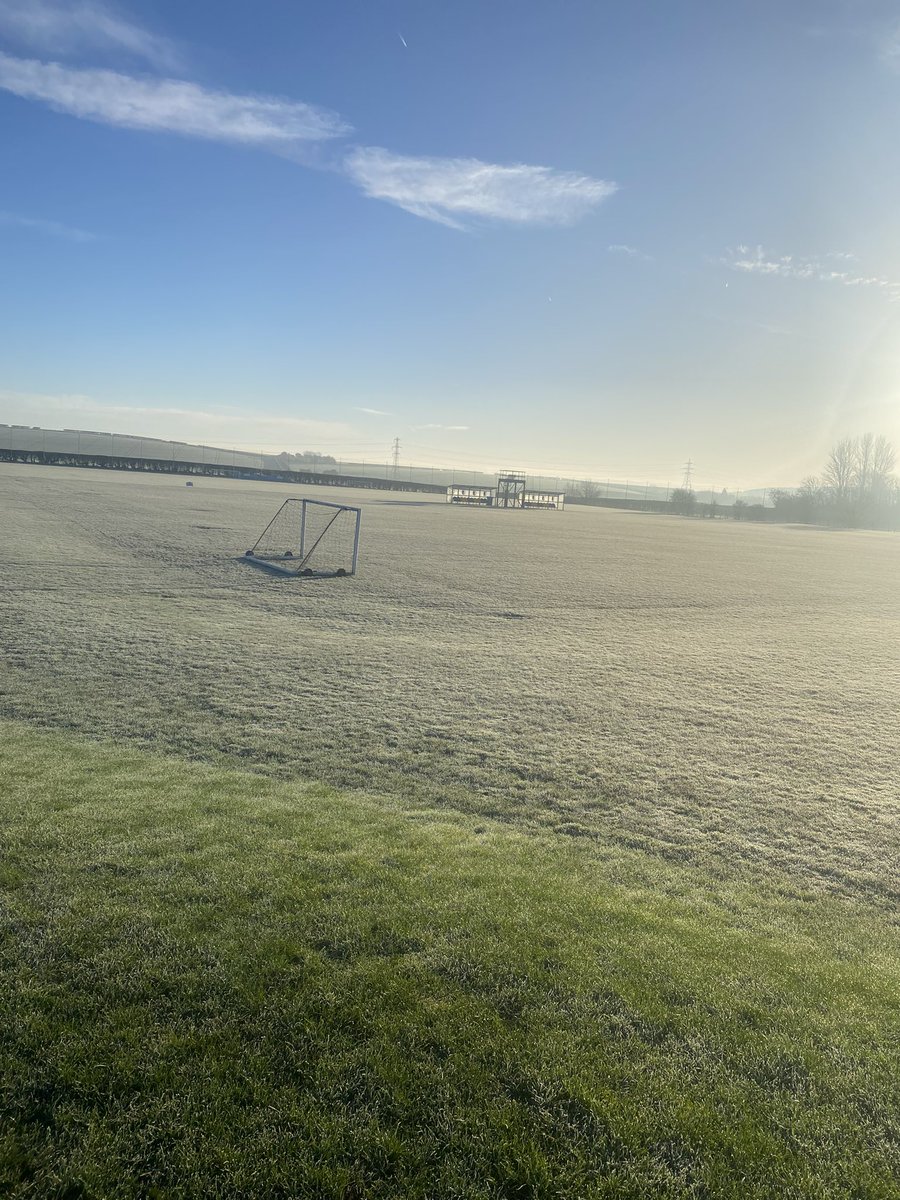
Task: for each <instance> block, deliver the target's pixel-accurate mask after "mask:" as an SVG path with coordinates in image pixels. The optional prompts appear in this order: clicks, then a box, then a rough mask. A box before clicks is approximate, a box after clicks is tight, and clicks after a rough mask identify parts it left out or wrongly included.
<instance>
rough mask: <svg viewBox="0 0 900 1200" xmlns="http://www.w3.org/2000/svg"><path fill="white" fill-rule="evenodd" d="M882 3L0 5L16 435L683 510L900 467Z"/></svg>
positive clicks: (890, 100)
mask: <svg viewBox="0 0 900 1200" xmlns="http://www.w3.org/2000/svg"><path fill="white" fill-rule="evenodd" d="M898 107H900V21H898V17H897V14H896V11H895V10H894V9H893V8H892V7H891V6H890V5H888V4H885V3H877V2H865V3H860V4H857V5H854V6H852V7H848V6H847V5H846V4H843V3H840V2H839V0H834V2H833V3H825V4H821V3H812V2H811V0H810V2H809V3H797V4H795V5H792V6H791V8H790V11H789V12H785V11H784V7H783V6H781V5H776V4H774V3H771V2H766V3H762V4H755V5H752V6H751V5H737V6H729V7H728V9H727V11H723V10H722V9H721V7H720V6H717V5H713V4H711V3H708V2H707V3H688V4H685V5H682V6H679V8H678V9H677V11H676V10H665V11H661V10H660V9H659V6H656V5H652V4H646V3H645V4H642V3H638V4H636V5H631V6H629V7H628V8H627V10H619V9H612V8H607V7H605V6H598V5H596V4H593V3H588V0H573V3H572V4H570V5H567V6H565V7H564V8H560V7H559V6H549V5H545V4H540V3H534V2H532V3H526V4H523V5H519V6H516V8H515V9H514V10H512V9H507V8H505V7H503V6H484V5H480V4H476V3H474V2H472V0H469V2H464V3H461V4H458V5H455V6H453V7H452V9H437V10H436V9H425V8H422V7H421V6H418V5H415V4H412V3H409V2H401V3H393V4H387V5H377V6H372V5H366V4H363V3H361V2H355V3H345V4H343V5H340V6H334V7H331V8H327V9H317V10H300V9H297V8H293V7H287V6H283V5H278V4H275V3H272V2H271V0H266V2H264V3H262V4H260V5H258V6H255V7H254V8H253V9H252V10H251V9H249V8H244V7H243V6H237V7H234V8H229V9H225V10H223V9H222V7H221V6H219V5H215V4H213V3H212V2H211V0H199V2H198V3H195V4H192V5H190V6H183V5H176V4H174V3H172V2H171V0H159V2H158V3H151V2H150V0H134V2H133V3H129V4H127V5H126V4H122V5H119V4H113V3H102V2H99V0H97V2H94V0H70V2H62V0H31V2H30V3H28V4H22V3H19V2H17V0H0V122H2V128H3V131H4V134H5V143H4V144H5V146H6V170H5V172H4V188H3V194H2V197H0V246H2V252H3V254H4V260H5V266H6V277H7V279H8V280H10V281H12V283H13V286H11V287H8V288H7V289H6V290H5V292H4V295H3V297H2V299H0V315H2V323H3V329H4V335H3V338H2V347H3V370H2V372H0V420H3V421H5V422H7V423H10V424H26V425H37V426H41V427H46V428H63V427H69V428H78V427H84V428H94V429H101V430H108V431H111V432H122V433H125V434H132V435H136V436H146V437H162V438H172V439H175V440H179V441H186V442H196V443H200V444H203V443H206V444H209V445H219V446H223V447H226V448H227V447H236V448H240V449H252V450H265V451H267V452H277V451H280V450H287V451H302V450H319V451H321V452H323V453H326V454H330V455H333V456H334V457H335V458H338V459H341V458H343V459H347V460H352V461H362V460H373V461H386V460H388V459H389V457H390V445H391V442H392V440H393V438H394V437H399V438H400V441H401V457H402V461H403V462H405V463H415V464H419V465H432V464H433V465H435V466H439V467H444V468H454V467H457V468H460V469H463V468H468V469H474V470H492V469H495V468H497V467H499V466H502V465H504V464H507V465H511V466H517V467H521V468H522V469H525V470H529V471H533V472H535V473H543V474H548V475H549V474H558V475H561V476H570V477H573V478H602V477H606V476H613V477H618V478H623V479H624V478H627V477H632V478H634V479H640V480H641V481H645V480H646V481H649V482H651V483H655V484H659V485H662V486H665V484H666V483H667V482H671V483H672V484H677V483H678V482H680V479H681V474H682V471H683V466H684V463H685V462H686V461H687V460H688V459H689V458H690V459H691V460H692V461H693V463H694V470H695V478H696V479H697V480H698V482H700V481H702V484H703V486H712V485H717V486H721V487H728V488H731V489H752V488H762V487H772V486H792V485H796V484H797V483H799V482H800V480H801V479H802V478H803V477H804V476H806V475H809V474H812V473H817V472H819V471H820V470H821V468H822V466H823V464H824V461H825V458H826V455H827V453H828V450H829V448H830V446H831V445H832V444H833V443H834V442H835V441H837V440H838V439H839V438H841V437H844V436H854V435H857V434H860V433H863V432H866V431H868V430H872V431H874V432H876V433H881V434H884V435H886V436H887V437H888V438H890V439H891V440H892V441H894V442H895V443H898V442H900V404H898V403H897V398H896V394H895V387H896V384H895V378H896V375H897V368H898V366H900V353H898V339H897V336H896V326H897V322H898V312H900V310H898V308H897V301H898V299H900V252H898V251H897V248H896V244H895V239H894V238H893V237H892V236H891V235H892V230H893V226H894V222H895V208H896V206H895V203H894V199H895V196H896V194H897V184H898V182H900V181H898V177H897V176H898V169H900V168H898V166H897V165H896V163H895V162H894V159H893V157H892V156H890V155H886V154H885V153H884V150H883V147H884V145H885V143H886V139H887V136H888V131H889V129H891V127H892V126H891V118H892V117H893V116H894V115H895V113H896V112H897V109H898Z"/></svg>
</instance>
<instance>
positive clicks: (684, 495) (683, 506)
mask: <svg viewBox="0 0 900 1200" xmlns="http://www.w3.org/2000/svg"><path fill="white" fill-rule="evenodd" d="M669 507H670V508H671V509H672V512H675V513H678V514H679V516H682V517H690V516H692V515H693V514H694V513H695V512H696V511H697V497H696V495H695V494H694V492H692V491H691V489H690V488H675V490H674V491H673V492H672V495H671V496H670V497H669Z"/></svg>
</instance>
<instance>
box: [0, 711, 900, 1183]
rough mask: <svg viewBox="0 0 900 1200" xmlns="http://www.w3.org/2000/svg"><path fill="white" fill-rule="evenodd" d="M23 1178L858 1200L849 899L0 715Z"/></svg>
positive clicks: (868, 978)
mask: <svg viewBox="0 0 900 1200" xmlns="http://www.w3.org/2000/svg"><path fill="white" fill-rule="evenodd" d="M0 797H2V802H0V848H2V854H0V1194H2V1195H3V1196H5V1197H10V1198H15V1200H24V1198H26V1197H29V1198H31V1197H33V1198H36V1200H44V1198H45V1197H51V1196H53V1197H63V1196H65V1197H81V1198H87V1197H93V1198H100V1197H103V1198H105V1200H106V1198H108V1200H119V1198H125V1197H129V1198H130V1197H133V1198H135V1200H138V1198H144V1197H199V1196H203V1197H207V1196H209V1197H213V1196H221V1197H236V1196H241V1197H289V1196H290V1197H294V1196H297V1197H300V1196H303V1197H305V1196H310V1197H335V1198H337V1200H351V1198H353V1200H361V1198H363V1197H372V1198H374V1197H397V1198H403V1200H407V1198H416V1197H420V1198H422V1200H424V1198H426V1197H428V1198H429V1200H436V1198H450V1197H453V1198H463V1197H471V1198H472V1200H475V1198H478V1200H481V1198H482V1197H546V1198H547V1200H550V1198H553V1200H566V1198H571V1200H590V1198H593V1197H610V1198H615V1200H620V1198H629V1197H648V1198H649V1197H654V1198H655V1197H685V1198H687V1197H715V1198H716V1200H727V1198H734V1200H750V1198H754V1197H759V1198H762V1197H766V1198H774V1197H791V1200H795V1198H796V1200H806V1198H809V1200H813V1198H815V1200H823V1198H826V1197H848V1198H849V1197H866V1198H867V1200H888V1198H893V1197H895V1196H896V1195H897V1178H898V1177H900V1156H898V1146H900V1128H898V1115H900V1069H898V1068H900V1061H898V1044H897V1029H898V1017H900V1011H898V997H900V955H898V937H897V931H896V928H895V927H892V925H891V923H890V921H889V919H888V917H887V916H886V915H884V914H881V913H879V912H878V911H873V910H871V909H868V908H867V907H866V906H864V905H863V904H861V903H859V902H857V901H854V900H850V899H847V898H846V897H829V896H824V895H808V896H806V897H805V898H802V899H800V898H790V897H788V896H787V895H786V891H787V890H789V889H782V890H779V889H777V888H774V887H769V888H765V887H762V886H756V887H753V886H749V885H747V884H744V883H740V882H734V881H727V880H723V879H710V878H709V876H708V875H707V874H706V873H705V872H704V871H703V870H701V869H699V868H697V867H689V866H684V865H672V864H668V863H666V862H664V861H663V860H662V859H661V858H660V857H659V856H658V855H656V854H648V853H645V852H642V851H635V850H625V849H622V848H620V847H609V846H606V845H605V844H604V843H603V842H602V840H591V839H575V838H572V837H569V836H566V835H561V834H559V833H553V832H552V831H549V830H546V829H545V830H544V831H541V832H530V833H527V832H522V831H520V830H517V829H515V828H514V827H513V826H512V825H511V824H510V823H509V822H508V821H503V822H498V821H494V820H490V819H485V818H479V817H475V816H471V815H464V814H461V813H459V812H454V811H452V810H449V811H448V810H444V811H431V812H429V811H426V810H424V809H423V808H418V809H410V808H409V806H408V805H407V804H406V803H405V802H403V801H402V800H397V799H395V800H391V799H390V798H387V797H384V796H371V795H365V794H363V793H361V792H359V793H356V794H341V793H339V792H337V791H335V790H334V789H331V788H328V787H323V786H321V785H313V784H303V783H300V782H297V781H287V782H282V781H278V780H275V779H272V778H270V777H267V776H265V775H262V774H259V773H254V772H250V771H238V770H233V769H227V768H225V767H223V766H219V765H209V764H203V763H186V762H184V761H183V760H181V759H175V758H164V757H162V756H159V755H154V754H152V753H149V752H147V751H144V750H139V749H134V748H131V749H129V748H122V747H119V746H114V745H103V744H101V743H99V742H96V741H92V740H88V739H85V738H83V737H80V736H77V735H72V734H64V733H60V732H48V731H39V730H34V729H29V728H27V727H25V726H23V725H21V724H17V723H11V722H6V723H0Z"/></svg>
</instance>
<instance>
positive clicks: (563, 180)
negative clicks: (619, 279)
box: [344, 146, 616, 229]
mask: <svg viewBox="0 0 900 1200" xmlns="http://www.w3.org/2000/svg"><path fill="white" fill-rule="evenodd" d="M344 162H345V169H346V171H347V174H348V175H349V176H350V178H351V179H352V180H353V181H354V183H356V184H357V186H358V187H360V188H361V189H362V190H363V191H364V192H365V194H366V195H367V196H372V197H374V198H375V199H377V200H386V201H388V203H390V204H396V205H398V206H399V207H400V208H403V209H406V211H407V212H411V213H414V214H415V215H416V216H417V217H425V218H426V219H427V220H429V221H438V222H440V223H441V224H443V225H450V226H452V227H453V228H455V229H460V228H463V227H464V226H463V224H462V220H463V219H464V218H472V217H474V218H484V219H488V220H497V221H512V222H515V223H518V224H531V223H535V224H568V223H570V222H572V221H575V220H577V219H578V218H579V217H582V216H584V215H585V214H586V213H588V212H590V211H591V209H593V208H596V206H597V205H598V204H599V203H600V202H601V201H602V200H605V199H606V197H607V196H610V195H612V193H613V192H614V191H615V190H616V185H615V184H614V183H609V182H607V181H606V180H604V179H591V178H590V177H588V176H586V175H576V174H575V173H574V172H571V171H555V170H553V169H552V168H550V167H529V166H525V165H521V164H520V165H516V166H499V165H497V164H495V163H485V162H480V161H479V160H478V159H476V158H413V157H409V156H407V155H403V154H394V153H392V152H391V151H390V150H383V149H381V148H379V147H374V146H358V147H356V149H354V150H352V151H351V152H350V153H349V154H348V155H347V156H346V158H345V160H344Z"/></svg>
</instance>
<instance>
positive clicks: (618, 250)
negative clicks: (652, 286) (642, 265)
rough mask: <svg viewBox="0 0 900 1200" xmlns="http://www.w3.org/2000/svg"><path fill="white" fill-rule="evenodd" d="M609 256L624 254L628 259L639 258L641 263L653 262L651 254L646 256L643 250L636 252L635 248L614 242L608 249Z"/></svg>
mask: <svg viewBox="0 0 900 1200" xmlns="http://www.w3.org/2000/svg"><path fill="white" fill-rule="evenodd" d="M606 250H607V253H609V254H623V255H625V256H626V257H627V258H639V259H640V260H641V262H652V261H653V259H652V258H651V256H650V255H649V254H645V253H644V252H643V250H636V249H635V248H634V246H626V245H625V243H624V242H614V243H613V244H612V245H611V246H607V247H606Z"/></svg>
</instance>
